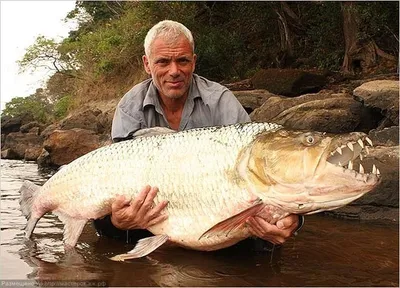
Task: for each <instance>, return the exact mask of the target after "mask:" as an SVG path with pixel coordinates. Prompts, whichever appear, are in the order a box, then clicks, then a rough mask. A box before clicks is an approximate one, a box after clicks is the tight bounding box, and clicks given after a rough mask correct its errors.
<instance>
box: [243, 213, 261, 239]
mask: <svg viewBox="0 0 400 288" xmlns="http://www.w3.org/2000/svg"><path fill="white" fill-rule="evenodd" d="M247 223H248V224H249V225H250V228H252V230H253V231H255V232H256V235H257V236H259V237H260V235H263V234H265V231H264V229H263V227H262V226H261V225H260V223H259V222H258V221H257V220H256V219H255V217H251V218H249V219H248V220H247Z"/></svg>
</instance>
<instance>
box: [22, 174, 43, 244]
mask: <svg viewBox="0 0 400 288" xmlns="http://www.w3.org/2000/svg"><path fill="white" fill-rule="evenodd" d="M39 190H40V186H38V185H36V184H34V183H32V182H30V181H27V180H25V181H24V183H23V184H22V187H21V188H20V189H19V192H20V194H21V196H20V199H19V204H20V208H21V211H22V214H23V215H24V216H25V217H26V219H27V220H28V223H27V224H26V227H25V237H26V238H30V236H31V234H32V231H33V229H35V226H36V223H37V222H38V221H39V219H40V217H41V216H40V217H32V206H33V203H34V202H35V199H36V197H37V195H38V191H39Z"/></svg>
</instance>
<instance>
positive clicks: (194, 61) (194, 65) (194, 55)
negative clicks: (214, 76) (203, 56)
mask: <svg viewBox="0 0 400 288" xmlns="http://www.w3.org/2000/svg"><path fill="white" fill-rule="evenodd" d="M196 60H197V55H196V54H193V70H192V73H193V72H194V70H195V68H196Z"/></svg>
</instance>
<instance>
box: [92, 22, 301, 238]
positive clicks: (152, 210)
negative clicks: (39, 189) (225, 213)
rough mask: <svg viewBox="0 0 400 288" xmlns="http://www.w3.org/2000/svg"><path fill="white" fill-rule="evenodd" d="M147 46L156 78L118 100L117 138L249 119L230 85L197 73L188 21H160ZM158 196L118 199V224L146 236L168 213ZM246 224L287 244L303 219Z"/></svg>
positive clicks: (114, 217) (147, 63)
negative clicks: (155, 202) (159, 129)
mask: <svg viewBox="0 0 400 288" xmlns="http://www.w3.org/2000/svg"><path fill="white" fill-rule="evenodd" d="M144 49H145V55H144V56H143V64H144V68H145V70H146V72H147V73H148V74H149V75H151V78H150V79H148V80H145V81H143V82H142V83H139V84H137V85H136V86H134V87H133V88H132V89H131V90H130V91H129V92H128V93H126V94H125V95H124V97H123V98H122V99H121V101H120V102H119V104H118V107H117V108H116V111H115V115H114V119H113V124H112V131H111V135H112V138H113V140H114V141H121V140H125V139H130V138H132V137H133V134H134V133H135V132H136V131H138V130H140V129H143V128H151V127H157V126H160V127H168V128H170V129H174V130H177V131H181V130H185V129H191V128H199V127H205V126H214V125H229V124H234V123H240V122H249V121H250V118H249V116H248V115H247V113H246V111H245V110H244V109H243V107H242V106H241V104H240V103H239V102H238V100H237V99H236V97H235V96H234V95H233V94H232V92H230V91H229V90H228V89H227V88H226V87H224V86H222V85H220V84H218V83H216V82H212V81H209V80H207V79H205V78H203V77H200V76H198V75H196V74H193V72H194V70H195V65H196V58H197V56H196V54H194V41H193V37H192V33H191V32H190V31H189V30H188V29H187V28H186V27H185V26H184V25H182V24H181V23H178V22H175V21H169V20H165V21H161V22H159V23H158V24H156V25H155V26H154V27H152V28H151V29H150V30H149V31H148V33H147V36H146V38H145V41H144ZM199 193H201V191H199ZM156 194H157V188H156V187H150V186H147V187H144V188H143V190H142V191H141V192H140V193H139V195H138V196H137V197H136V198H135V199H133V200H132V201H131V200H130V199H125V198H124V197H123V196H121V197H119V198H117V199H116V200H115V202H114V203H113V205H112V214H111V223H112V224H113V226H114V227H116V228H118V229H122V230H131V231H130V232H129V233H130V234H128V235H129V238H133V240H135V238H138V237H142V236H144V235H145V234H147V233H143V231H141V232H135V230H137V229H146V228H148V227H150V226H151V225H154V224H156V223H158V222H160V221H163V220H165V219H166V217H168V215H167V214H166V213H161V211H162V210H163V209H164V208H165V207H166V205H167V204H168V203H167V202H166V201H164V202H161V203H159V204H158V205H157V206H155V207H152V204H153V199H154V197H155V196H156ZM107 221H109V220H107V219H104V220H98V221H97V222H96V223H95V225H96V228H97V229H98V231H99V232H100V234H113V233H115V231H117V230H116V229H115V228H114V227H113V229H114V232H112V233H110V232H107V231H109V230H107V229H106V228H105V227H106V226H107V225H106V224H105V223H107ZM108 223H109V222H108ZM247 223H248V225H249V227H250V230H251V232H252V233H253V235H254V236H256V237H259V238H262V239H264V240H267V241H269V242H271V243H273V244H282V243H283V242H285V241H286V240H287V239H288V238H289V237H290V236H291V235H292V234H293V233H294V231H296V229H298V228H299V226H301V223H302V218H300V219H299V217H298V216H296V215H289V216H287V217H286V218H284V219H282V220H280V221H278V222H277V224H276V225H271V224H269V223H268V222H266V221H265V220H264V219H262V218H260V217H252V218H250V219H248V222H247ZM109 224H110V223H109ZM132 230H133V231H132Z"/></svg>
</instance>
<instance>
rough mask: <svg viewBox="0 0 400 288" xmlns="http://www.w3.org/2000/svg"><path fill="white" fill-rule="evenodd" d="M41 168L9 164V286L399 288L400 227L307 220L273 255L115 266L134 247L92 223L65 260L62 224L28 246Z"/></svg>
mask: <svg viewBox="0 0 400 288" xmlns="http://www.w3.org/2000/svg"><path fill="white" fill-rule="evenodd" d="M49 176H50V174H48V173H45V172H42V173H40V172H39V171H38V169H37V165H36V164H35V163H25V162H22V161H15V160H14V161H12V160H2V161H1V235H0V236H1V238H0V239H1V250H0V252H1V259H0V263H1V264H0V265H1V270H0V271H1V272H0V273H1V274H0V280H1V282H2V287H3V286H10V285H14V286H16V285H17V286H22V285H24V286H352V287H355V286H369V287H371V286H390V287H399V229H398V225H397V224H393V223H386V222H383V221H382V222H379V221H374V222H363V221H356V220H344V219H336V218H331V217H328V216H323V215H311V216H306V223H305V225H304V227H303V228H302V230H301V231H300V233H299V235H297V236H296V237H293V238H292V239H290V240H289V241H288V242H286V243H285V245H283V247H281V248H275V249H273V250H272V251H266V252H258V253H256V252H250V251H249V250H247V249H225V250H220V251H216V252H198V251H190V250H185V249H182V248H178V247H175V248H174V247H168V246H166V247H161V248H159V249H158V250H156V251H155V252H153V253H151V254H150V255H149V256H148V257H145V258H143V259H137V260H131V261H129V262H114V261H111V260H109V257H111V256H113V255H115V254H119V253H124V252H126V251H128V250H130V249H132V245H130V244H125V243H123V242H119V241H117V240H113V239H106V238H102V237H98V236H97V235H96V233H95V230H94V229H93V227H92V225H91V224H87V225H86V226H85V229H84V231H83V234H82V235H81V237H80V239H79V242H78V245H77V248H76V250H75V251H73V252H69V253H65V251H64V248H63V245H62V224H61V222H60V221H59V220H58V219H57V217H55V216H53V215H50V214H48V215H46V216H45V217H44V218H42V219H41V220H40V221H39V222H38V225H37V226H36V229H35V231H34V236H33V241H28V240H24V238H23V235H24V232H23V230H24V226H25V223H26V221H25V218H24V217H23V216H22V214H21V212H20V211H19V204H18V199H19V192H18V189H19V188H20V186H21V185H22V182H23V180H25V179H27V180H30V181H33V182H35V183H36V184H43V183H44V182H45V181H46V179H48V177H49Z"/></svg>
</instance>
